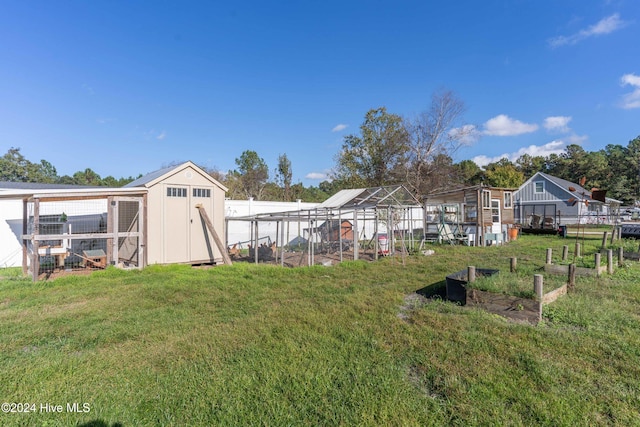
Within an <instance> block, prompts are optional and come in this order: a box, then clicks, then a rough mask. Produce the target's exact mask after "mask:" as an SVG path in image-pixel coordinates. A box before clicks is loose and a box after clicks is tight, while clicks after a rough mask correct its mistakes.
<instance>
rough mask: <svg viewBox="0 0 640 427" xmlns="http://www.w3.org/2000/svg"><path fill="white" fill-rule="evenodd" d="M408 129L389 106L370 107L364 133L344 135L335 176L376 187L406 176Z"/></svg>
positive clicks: (342, 179) (353, 182)
mask: <svg viewBox="0 0 640 427" xmlns="http://www.w3.org/2000/svg"><path fill="white" fill-rule="evenodd" d="M406 153H407V132H406V130H405V128H404V126H403V123H402V119H401V118H400V116H398V115H396V114H391V113H388V112H387V109H386V108H385V107H380V108H377V109H373V110H369V111H368V112H367V114H366V115H365V118H364V122H363V123H362V125H361V126H360V135H359V136H358V135H347V136H345V137H344V142H343V144H342V150H341V151H340V153H339V154H338V157H337V159H336V160H337V167H336V170H335V172H334V176H333V178H334V179H337V180H338V181H341V182H343V183H344V184H346V185H348V186H351V187H374V186H380V185H387V184H392V183H396V182H399V181H401V180H402V177H401V174H398V171H399V170H401V168H402V167H403V164H404V163H405V161H406Z"/></svg>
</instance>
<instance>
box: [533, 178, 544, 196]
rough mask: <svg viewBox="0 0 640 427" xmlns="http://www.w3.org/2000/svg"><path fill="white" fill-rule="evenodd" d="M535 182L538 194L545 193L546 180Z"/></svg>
mask: <svg viewBox="0 0 640 427" xmlns="http://www.w3.org/2000/svg"><path fill="white" fill-rule="evenodd" d="M535 184H536V189H535V192H536V193H538V194H539V193H544V181H538V182H536V183H535Z"/></svg>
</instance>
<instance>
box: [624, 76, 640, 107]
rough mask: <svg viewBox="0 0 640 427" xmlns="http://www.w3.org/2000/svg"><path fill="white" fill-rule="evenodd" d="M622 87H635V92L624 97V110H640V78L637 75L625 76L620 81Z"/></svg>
mask: <svg viewBox="0 0 640 427" xmlns="http://www.w3.org/2000/svg"><path fill="white" fill-rule="evenodd" d="M620 83H621V84H622V86H626V85H629V86H631V87H633V91H631V92H629V93H627V94H626V95H624V96H623V97H622V104H621V106H622V108H625V109H631V108H640V76H636V75H635V74H625V75H624V76H622V78H621V79H620Z"/></svg>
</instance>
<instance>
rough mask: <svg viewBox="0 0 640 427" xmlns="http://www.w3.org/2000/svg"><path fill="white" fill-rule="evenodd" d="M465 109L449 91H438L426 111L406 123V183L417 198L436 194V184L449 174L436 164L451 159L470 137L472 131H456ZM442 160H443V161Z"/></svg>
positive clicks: (466, 129) (467, 129) (464, 129)
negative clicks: (445, 158) (440, 160)
mask: <svg viewBox="0 0 640 427" xmlns="http://www.w3.org/2000/svg"><path fill="white" fill-rule="evenodd" d="M464 110H465V106H464V103H463V102H462V100H461V99H460V98H458V97H457V96H456V95H455V94H454V93H453V92H451V91H449V90H439V91H437V92H435V93H434V94H433V95H432V96H431V104H430V105H429V107H428V108H427V110H426V111H425V112H423V113H421V114H420V115H418V116H417V117H415V118H413V119H410V120H405V123H404V126H405V128H406V129H407V133H408V137H409V138H408V144H407V149H408V150H407V164H406V181H407V182H408V183H409V185H410V186H411V187H413V190H414V191H415V192H416V193H417V194H427V193H429V192H433V191H434V190H436V188H435V187H437V185H436V181H438V180H439V176H441V175H442V174H443V173H445V172H446V171H444V170H442V169H441V168H440V167H441V166H443V165H444V164H442V163H439V162H437V161H436V159H438V158H439V157H440V156H443V155H444V156H448V157H451V155H452V154H453V153H454V152H455V151H456V150H457V149H458V148H459V147H460V145H462V143H463V141H464V140H465V138H466V137H468V136H469V132H471V131H472V130H471V128H468V127H461V126H460V127H457V128H456V127H455V126H457V125H459V124H460V120H461V119H462V114H463V113H464ZM440 158H441V157H440Z"/></svg>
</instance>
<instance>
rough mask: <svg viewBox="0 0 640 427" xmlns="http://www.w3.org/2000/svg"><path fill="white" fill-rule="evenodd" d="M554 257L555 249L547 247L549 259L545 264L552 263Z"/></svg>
mask: <svg viewBox="0 0 640 427" xmlns="http://www.w3.org/2000/svg"><path fill="white" fill-rule="evenodd" d="M552 258H553V249H551V248H547V261H546V262H545V264H551V261H552Z"/></svg>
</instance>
